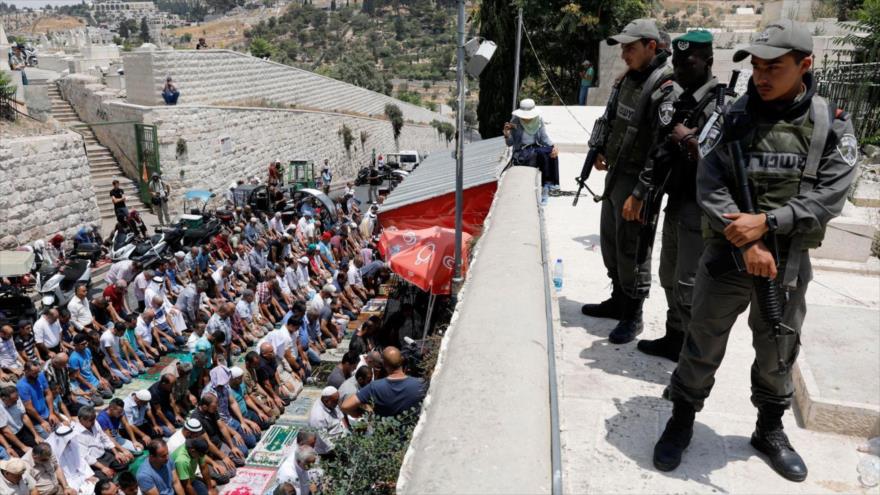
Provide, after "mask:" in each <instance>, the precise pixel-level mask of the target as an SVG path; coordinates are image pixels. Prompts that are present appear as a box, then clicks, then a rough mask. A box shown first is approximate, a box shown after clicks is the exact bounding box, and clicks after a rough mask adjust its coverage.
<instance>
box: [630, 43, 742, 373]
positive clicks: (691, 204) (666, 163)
mask: <svg viewBox="0 0 880 495" xmlns="http://www.w3.org/2000/svg"><path fill="white" fill-rule="evenodd" d="M671 44H672V49H673V52H672V67H673V72H674V75H675V83H674V85H673V90H672V91H671V92H669V93H667V94H666V95H665V97H664V99H663V100H662V101H661V102H660V105H659V106H658V108H657V121H658V122H659V124H660V134H659V137H658V140H657V145H656V147H655V151H654V152H653V153H652V157H651V160H650V161H649V162H648V165H647V166H646V167H645V170H644V172H643V173H642V175H641V177H640V181H641V183H640V184H637V187H636V190H635V192H634V195H635V196H636V197H637V198H639V199H645V196H646V195H648V191H651V194H650V195H649V196H650V197H648V198H647V200H648V201H652V204H659V199H660V198H659V197H657V195H658V194H662V193H663V192H664V191H660V190H658V189H659V188H660V187H664V182H665V192H666V193H667V194H668V195H669V199H668V201H667V203H666V209H665V216H664V220H663V238H662V248H661V251H660V269H659V274H660V286H661V287H663V290H664V292H665V293H666V304H667V310H666V334H665V335H664V336H663V337H662V338H660V339H657V340H642V341H640V342H639V344H638V349H639V350H640V351H642V352H644V353H646V354H651V355H654V356H661V357H665V358H667V359H670V360H672V361H678V353H679V351H681V344H682V342H683V341H684V331H685V330H686V329H687V325H688V323H689V322H690V314H691V296H692V293H693V287H694V277H695V276H696V273H697V265H698V263H699V260H700V255H701V254H702V253H703V237H702V234H701V232H700V217H701V215H702V212H701V211H700V206H699V205H698V204H697V161H698V160H699V149H698V146H697V136H698V135H699V133H700V129H701V128H702V127H703V125H704V124H706V122H707V121H709V120H710V118H711V115H712V114H713V112H715V103H716V100H717V98H718V96H719V92H721V97H722V98H725V96H724V93H725V85H724V84H719V83H718V80H717V79H716V78H714V77H713V76H712V61H713V58H712V33H710V32H708V31H704V30H694V31H690V32H688V33H687V34H685V35H683V36H680V37H678V38H676V39H675V40H674V41H673V42H672V43H671ZM655 213H656V212H655Z"/></svg>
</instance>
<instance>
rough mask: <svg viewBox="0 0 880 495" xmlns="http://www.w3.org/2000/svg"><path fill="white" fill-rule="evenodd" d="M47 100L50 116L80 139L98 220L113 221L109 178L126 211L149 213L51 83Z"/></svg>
mask: <svg viewBox="0 0 880 495" xmlns="http://www.w3.org/2000/svg"><path fill="white" fill-rule="evenodd" d="M49 100H50V102H51V103H52V116H53V117H54V118H55V119H56V120H58V121H59V122H61V123H62V124H64V125H65V126H66V127H68V128H69V129H70V130H72V131H74V132H76V133H78V134H80V135H82V136H83V141H84V142H85V145H86V155H87V156H88V159H89V168H90V170H91V176H92V189H93V190H94V191H95V198H97V200H98V208H99V209H100V211H101V218H102V219H105V218H111V219H112V218H114V213H113V202H112V201H111V200H110V190H111V189H113V184H112V183H113V179H117V180H119V182H120V187H122V189H123V190H124V191H125V202H126V205H128V207H129V209H130V208H132V207H135V208H137V209H139V210H141V211H149V208H147V207H146V206H145V205H144V204H143V203H141V201H140V195H139V189H138V185H137V184H136V183H135V182H134V181H132V180H131V179H129V178H128V177H126V176H125V174H124V173H123V172H122V169H121V168H120V167H119V162H117V161H116V158H115V157H114V156H113V154H112V153H111V152H110V150H109V149H108V148H107V147H106V146H102V145H101V143H99V142H98V139H97V138H96V137H95V134H94V133H93V132H92V130H91V129H90V128H89V127H88V126H87V125H86V124H85V123H83V122H82V121H80V120H79V116H78V115H77V114H76V111H75V110H74V109H73V107H72V106H71V105H70V103H68V102H67V101H66V100H64V98H63V97H62V96H61V92H60V91H59V90H58V86H57V85H55V84H50V85H49Z"/></svg>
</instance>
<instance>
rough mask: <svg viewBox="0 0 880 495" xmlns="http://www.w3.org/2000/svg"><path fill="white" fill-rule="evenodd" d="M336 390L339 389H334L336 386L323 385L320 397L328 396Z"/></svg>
mask: <svg viewBox="0 0 880 495" xmlns="http://www.w3.org/2000/svg"><path fill="white" fill-rule="evenodd" d="M337 392H339V391H338V390H336V387H324V390H322V391H321V397H330V396H331V395H333V394H335V393H337Z"/></svg>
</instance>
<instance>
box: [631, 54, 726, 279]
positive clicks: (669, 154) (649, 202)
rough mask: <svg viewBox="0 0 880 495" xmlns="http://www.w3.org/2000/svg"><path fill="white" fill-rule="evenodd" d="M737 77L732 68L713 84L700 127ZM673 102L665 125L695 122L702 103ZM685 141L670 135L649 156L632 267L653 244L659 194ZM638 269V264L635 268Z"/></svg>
mask: <svg viewBox="0 0 880 495" xmlns="http://www.w3.org/2000/svg"><path fill="white" fill-rule="evenodd" d="M738 78H739V71H738V70H734V71H733V72H732V73H731V75H730V82H729V83H727V86H725V85H724V84H719V85H718V86H716V87H715V108H714V110H713V112H712V116H711V117H709V119H708V120H707V122H706V124H705V126H704V127H711V126H712V125H713V124H714V123H715V121H716V120H717V119H718V117H719V116H720V115H721V113H722V112H723V111H724V96H725V95H731V96H736V93H734V92H733V91H734V88H735V87H736V81H737V79H738ZM677 103H678V102H676V105H675V113H673V115H672V121H671V122H670V124H669V125H668V126H667V128H668V129H674V128H675V126H676V124H679V123H682V124H684V125H685V126H687V127H688V128H690V127H692V126H693V125H694V124H695V122H694V121H695V120H696V119H698V118H699V116H700V115H701V114H702V113H703V109H704V108H705V107H706V103H708V100H707V101H706V102H705V103H703V104H699V103H698V104H697V106H696V107H692V108H685V107H681V106H679V105H678V104H677ZM686 149H687V143H678V144H677V145H676V144H674V143H672V141H671V140H670V139H668V138H667V140H666V141H665V142H664V143H663V145H661V146H658V147H657V148H656V149H655V150H654V153H653V156H652V157H651V160H652V161H653V163H654V173H653V175H652V176H651V183H650V184H648V189H647V192H646V194H645V200H644V206H643V207H642V218H643V219H644V224H643V225H642V227H641V229H639V236H638V239H637V240H636V267H638V266H639V265H641V264H642V263H644V262H645V260H647V259H648V257H649V256H650V255H651V249H652V248H653V246H654V237H655V236H656V233H657V221H658V219H659V217H660V210H661V207H662V205H663V194H664V193H665V192H666V186H667V184H668V183H669V179H670V178H671V177H672V167H673V166H674V164H673V163H672V162H673V160H675V159H677V158H678V157H681V155H682V153H686ZM636 270H638V268H636Z"/></svg>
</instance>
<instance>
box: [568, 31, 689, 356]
mask: <svg viewBox="0 0 880 495" xmlns="http://www.w3.org/2000/svg"><path fill="white" fill-rule="evenodd" d="M659 40H660V32H659V30H658V29H657V25H656V24H655V23H654V20H653V19H636V20H634V21H632V22H630V23H629V24H627V25H626V27H625V28H624V29H623V32H622V33H620V34H618V35H616V36H612V37H611V38H608V40H606V41H607V43H608V44H609V45H616V44H618V43H620V44H622V52H621V57H622V58H623V60H624V61H625V62H626V65H627V68H628V71H627V72H626V74H625V75H624V76H623V78H622V79H621V80H619V81H618V82H617V83H616V85H618V87H619V93H618V98H617V101H616V102H613V103H612V105H611V106H610V107H609V108H612V109H614V112H613V113H612V114H611V117H610V118H611V120H610V122H606V123H605V124H604V125H607V126H609V129H610V131H609V132H608V134H607V139H605V140H604V142H600V143H597V144H598V147H599V149H601V150H602V153H601V154H599V156H598V157H597V158H596V162H595V163H594V164H593V166H594V167H595V168H596V170H609V173H608V174H607V175H606V178H605V192H604V193H603V196H604V201H602V216H601V223H600V232H599V234H600V238H601V247H602V261H603V262H604V264H605V268H606V270H607V271H608V277H609V278H610V279H611V283H612V293H611V298H610V299H608V300H606V301H604V302H602V303H601V304H585V305H584V306H583V307H582V308H581V312H582V313H583V314H585V315H587V316H592V317H594V318H613V319H617V320H620V321H619V323H618V325H617V327H615V328H614V330H612V331H611V334H610V335H609V336H608V340H609V341H611V342H612V343H614V344H624V343H627V342H631V341H632V340H633V339H634V338H635V336H636V335H638V334H639V333H641V331H642V304H643V303H644V300H645V297H647V295H648V290H649V289H650V287H651V262H650V258H648V260H647V261H646V262H644V263H641V264H640V265H639V266H636V261H635V245H636V242H637V239H638V235H639V227H640V222H639V215H640V211H641V209H642V204H641V200H639V199H638V198H637V197H635V196H634V194H633V193H634V190H635V188H636V187H637V185H638V183H639V174H640V173H641V172H642V169H643V168H644V167H645V163H646V162H647V159H648V151H649V149H650V148H651V146H652V145H653V143H654V141H655V139H656V128H657V125H656V116H657V105H658V104H659V102H660V100H661V99H662V96H663V94H665V93H667V92H669V91H672V82H671V78H672V70H671V69H670V68H669V66H668V65H667V63H666V61H667V58H668V56H669V52H667V51H665V50H658V42H659ZM597 125H601V123H599V124H597Z"/></svg>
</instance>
